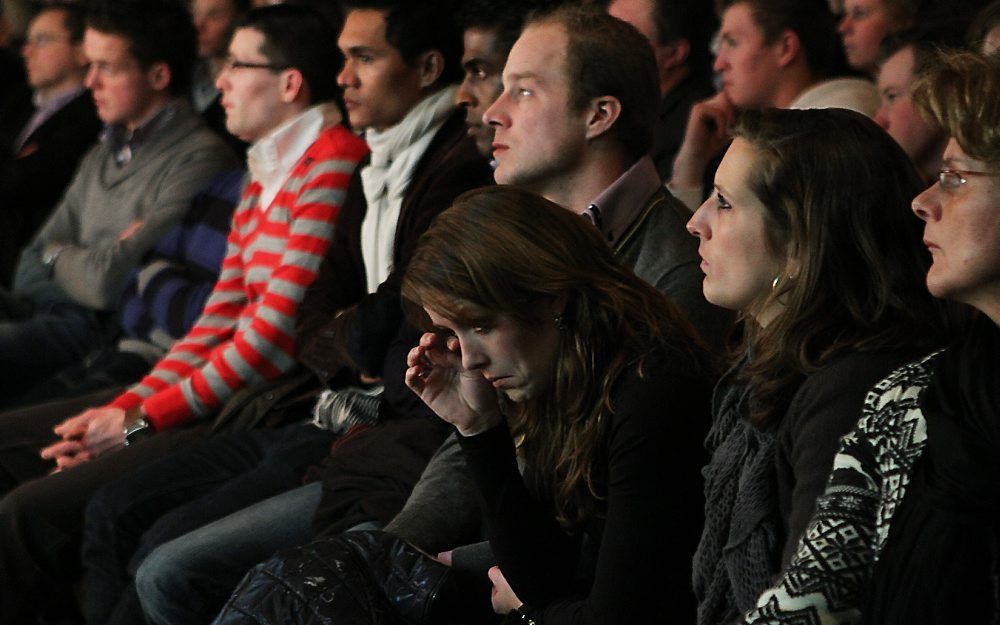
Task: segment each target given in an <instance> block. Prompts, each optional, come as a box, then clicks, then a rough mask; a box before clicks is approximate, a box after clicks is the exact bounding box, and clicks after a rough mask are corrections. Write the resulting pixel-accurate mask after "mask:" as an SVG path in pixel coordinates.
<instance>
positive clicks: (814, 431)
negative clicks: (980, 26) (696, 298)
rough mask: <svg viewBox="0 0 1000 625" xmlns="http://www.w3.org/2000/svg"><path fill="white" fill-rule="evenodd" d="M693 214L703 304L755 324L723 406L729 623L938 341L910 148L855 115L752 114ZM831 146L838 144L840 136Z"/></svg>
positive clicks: (709, 544) (713, 619)
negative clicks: (848, 450)
mask: <svg viewBox="0 0 1000 625" xmlns="http://www.w3.org/2000/svg"><path fill="white" fill-rule="evenodd" d="M733 135H734V137H735V138H734V140H733V143H732V145H731V146H730V147H729V150H728V151H727V152H726V156H725V158H723V160H722V164H721V165H720V166H719V169H718V171H717V172H716V175H715V196H714V197H712V198H710V199H709V200H707V201H706V202H705V203H704V204H702V205H701V207H700V208H699V209H698V210H697V212H696V213H695V214H694V216H693V217H692V218H691V221H690V223H689V224H688V228H689V229H690V230H691V232H692V234H695V235H697V236H698V237H699V238H700V239H701V245H700V247H699V253H700V254H701V256H702V258H703V259H704V260H703V263H702V266H703V267H704V268H705V283H704V288H705V296H706V297H707V298H708V299H709V301H711V302H714V303H716V304H719V305H721V306H725V307H727V308H732V309H735V310H740V311H742V312H743V313H744V314H745V315H746V319H747V322H746V326H745V329H744V333H743V334H744V345H743V348H742V349H741V352H742V355H741V356H740V358H739V359H738V361H737V362H736V364H735V365H734V366H733V368H732V369H731V370H730V371H729V372H728V373H726V374H725V376H723V379H722V381H721V382H720V384H719V386H718V387H717V388H716V391H715V397H714V400H713V411H714V413H715V422H714V424H713V427H712V431H711V433H710V434H709V437H708V446H709V449H710V451H711V453H712V459H711V461H710V462H709V464H708V466H707V467H706V468H705V470H704V471H703V475H704V477H705V528H704V532H703V534H702V538H701V543H700V545H699V546H698V552H697V554H696V555H695V559H694V570H695V574H694V584H695V592H696V593H697V595H698V599H699V607H698V623H699V625H701V624H704V625H714V624H716V623H725V622H731V621H732V620H733V619H734V618H736V617H737V616H738V615H739V614H740V613H741V612H743V611H745V610H747V609H749V608H750V607H752V606H753V602H754V601H755V600H756V598H757V596H758V595H759V594H760V592H761V591H762V590H764V589H765V588H766V587H767V585H768V584H769V583H770V581H771V579H772V578H773V576H774V575H776V574H777V573H778V572H780V571H781V569H782V564H783V563H786V562H787V561H788V560H789V559H790V558H791V556H792V555H793V553H794V551H793V549H794V547H795V546H796V545H797V544H798V539H799V537H800V536H801V534H802V532H803V530H804V529H805V526H806V523H807V521H808V519H809V516H810V514H811V513H812V511H813V505H814V502H815V500H816V498H817V497H818V496H819V495H820V494H821V493H822V491H823V486H824V484H825V482H826V476H827V475H828V474H829V472H830V467H831V465H832V462H833V457H834V455H835V453H836V451H837V445H838V442H839V439H840V436H841V435H843V434H844V433H846V432H847V431H849V430H850V429H851V427H853V425H854V423H855V422H856V421H857V416H858V413H859V412H860V410H861V405H862V401H863V400H864V398H865V394H866V393H867V392H868V389H869V388H870V387H871V385H872V384H874V383H875V382H876V381H878V380H879V379H880V378H882V377H883V376H884V375H885V374H886V373H887V372H889V371H891V370H892V369H893V368H894V367H896V366H899V364H900V363H903V362H906V361H907V360H908V359H909V358H912V357H913V355H914V354H918V353H921V350H926V349H927V348H928V347H932V346H934V345H937V344H939V343H940V342H941V341H943V340H944V339H943V328H944V327H945V326H944V323H943V315H941V314H940V312H939V311H938V309H937V308H936V306H935V303H934V301H933V298H931V297H930V296H928V295H927V293H926V290H925V289H924V288H923V285H922V281H923V271H924V269H925V268H926V267H927V264H928V260H929V259H928V258H927V254H926V250H925V249H924V248H923V246H922V245H921V242H920V235H919V232H918V225H917V223H916V222H915V221H914V220H912V219H908V217H909V205H908V204H909V198H911V197H912V196H913V194H914V193H916V192H918V191H919V189H920V188H922V186H923V185H922V184H921V182H920V178H919V176H918V175H917V172H916V170H915V169H914V168H913V166H912V165H911V164H910V162H909V160H908V159H907V158H906V155H905V154H904V153H903V151H902V150H901V149H900V148H899V146H897V145H896V144H895V143H894V142H893V141H892V140H891V139H890V138H889V137H888V136H886V134H885V133H884V132H882V131H881V130H880V129H879V128H878V126H877V125H875V124H874V123H873V122H872V121H871V120H869V119H866V118H865V117H863V116H862V115H859V114H857V113H855V112H853V111H844V110H841V109H828V110H822V111H790V110H780V109H770V110H767V111H762V112H756V111H747V112H745V113H743V116H742V118H741V119H740V121H739V122H738V123H737V125H736V126H735V127H734V129H733ZM831 137H836V138H837V140H836V141H831V140H830V138H831Z"/></svg>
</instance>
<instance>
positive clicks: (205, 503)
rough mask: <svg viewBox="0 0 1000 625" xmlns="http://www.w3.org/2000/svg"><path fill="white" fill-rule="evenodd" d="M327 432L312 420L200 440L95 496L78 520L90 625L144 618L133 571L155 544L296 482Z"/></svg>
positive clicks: (321, 453) (328, 439)
mask: <svg viewBox="0 0 1000 625" xmlns="http://www.w3.org/2000/svg"><path fill="white" fill-rule="evenodd" d="M334 438H335V435H334V434H332V433H330V432H328V431H325V430H320V429H319V428H316V427H314V426H312V425H294V426H288V427H285V428H281V429H277V430H270V429H262V430H251V431H248V432H240V433H235V434H227V435H222V436H217V437H213V438H212V439H209V440H204V441H201V442H200V443H198V444H195V445H192V446H190V447H188V448H186V449H182V450H180V451H178V452H177V453H173V454H170V455H168V456H166V457H163V458H161V459H159V460H157V461H155V462H151V463H149V464H147V465H146V466H144V467H142V468H140V469H138V470H136V471H134V472H132V473H130V474H129V475H127V476H124V477H122V478H120V479H118V480H115V481H113V482H111V483H109V484H107V485H105V486H103V487H102V488H101V489H100V490H98V491H97V493H95V495H94V496H93V498H92V499H91V500H90V504H89V505H88V506H87V511H86V517H85V521H84V542H83V551H82V560H83V565H84V582H85V584H84V589H85V599H84V612H85V615H86V617H87V622H88V623H92V624H94V625H112V624H115V625H118V624H126V623H128V624H133V625H141V624H142V623H144V622H145V621H144V619H143V616H142V608H141V605H140V604H139V598H138V595H137V593H136V589H135V581H134V580H135V573H136V571H137V570H138V568H139V565H140V564H142V562H143V560H145V558H146V556H147V555H149V553H150V552H152V551H153V550H154V549H155V548H156V547H158V546H160V545H161V544H163V543H165V542H167V541H170V540H172V539H174V538H177V537H178V536H181V535H183V534H186V533H187V532H190V531H192V530H195V529H197V528H200V527H202V526H203V525H206V524H208V523H211V522H213V521H215V520H217V519H220V518H222V517H225V516H226V515H229V514H230V513H233V512H236V511H238V510H241V509H243V508H245V507H247V506H250V505H251V504H254V503H257V502H259V501H261V500H264V499H266V498H268V497H271V496H272V495H276V494H278V493H282V492H284V491H287V490H291V489H293V488H295V487H296V486H298V485H300V484H301V482H302V475H303V473H304V472H305V469H306V468H307V467H308V466H309V465H312V464H318V463H319V462H320V461H321V460H322V459H323V457H325V456H327V455H328V454H329V451H330V445H331V444H332V443H333V440H334Z"/></svg>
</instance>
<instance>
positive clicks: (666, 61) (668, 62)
mask: <svg viewBox="0 0 1000 625" xmlns="http://www.w3.org/2000/svg"><path fill="white" fill-rule="evenodd" d="M653 52H654V53H655V54H656V66H657V67H658V68H660V71H661V72H662V71H663V70H670V69H673V68H675V67H681V66H682V65H684V64H685V63H687V60H688V57H689V56H690V55H691V42H689V41H688V40H687V39H678V40H677V41H672V42H670V43H661V44H658V45H655V46H653Z"/></svg>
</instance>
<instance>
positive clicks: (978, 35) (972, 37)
mask: <svg viewBox="0 0 1000 625" xmlns="http://www.w3.org/2000/svg"><path fill="white" fill-rule="evenodd" d="M968 42H969V44H970V45H971V46H973V47H974V48H976V49H977V50H979V51H980V52H982V53H983V54H993V53H994V52H996V51H997V50H1000V2H992V3H990V4H988V5H987V6H985V7H983V9H982V10H981V11H980V12H979V14H978V15H976V17H975V18H973V20H972V22H971V23H970V26H969V34H968Z"/></svg>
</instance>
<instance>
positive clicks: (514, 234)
mask: <svg viewBox="0 0 1000 625" xmlns="http://www.w3.org/2000/svg"><path fill="white" fill-rule="evenodd" d="M403 296H404V297H405V298H406V299H407V300H409V301H410V302H413V303H414V304H416V305H418V306H420V307H422V308H423V310H424V311H426V314H427V315H428V316H429V318H430V321H431V322H432V324H433V331H432V332H428V333H426V334H424V335H423V337H422V338H421V341H420V344H419V345H418V346H417V347H415V348H414V349H413V350H412V351H411V352H410V354H409V357H408V365H409V369H408V371H407V373H406V381H407V384H409V385H410V387H411V388H412V389H413V390H414V391H415V392H417V394H419V395H420V397H421V398H422V399H423V400H424V401H425V402H426V403H427V404H428V406H430V407H431V408H432V409H433V410H434V411H435V412H436V413H437V414H438V415H439V416H440V417H441V418H443V419H445V420H446V421H449V422H450V423H453V424H454V425H455V426H456V428H457V429H458V431H459V432H460V433H461V434H462V435H464V436H462V437H461V440H460V442H461V444H462V447H463V449H464V452H465V455H466V458H467V459H468V461H469V466H470V470H471V471H472V473H473V474H474V477H475V479H476V482H477V484H478V486H479V489H480V491H481V493H482V494H483V498H484V501H485V508H484V514H485V515H486V518H487V526H488V527H489V528H490V540H491V543H492V546H493V551H494V553H495V555H496V557H497V560H498V563H499V573H500V575H499V576H497V575H496V573H498V572H497V571H494V573H493V574H491V578H494V579H493V581H494V586H495V587H496V588H497V591H498V592H497V595H496V596H495V597H494V608H495V609H497V611H499V612H507V611H509V610H511V609H514V608H518V607H521V608H522V609H523V610H525V611H529V610H530V611H532V613H533V614H536V615H539V616H540V617H541V621H542V622H545V623H547V624H549V623H561V622H576V621H574V620H573V619H574V618H577V617H579V615H580V614H588V615H590V616H591V617H592V618H593V619H594V620H593V622H601V623H613V622H614V623H619V622H620V623H625V622H628V623H638V622H651V621H652V620H653V619H654V618H656V615H658V614H665V613H666V604H667V603H671V602H673V603H674V605H672V606H671V609H676V608H678V607H680V609H681V611H682V612H683V611H684V610H690V609H691V607H692V606H693V600H692V598H691V596H690V590H689V589H688V584H689V583H688V581H687V580H688V579H689V575H690V556H691V554H692V553H693V550H694V545H695V543H696V541H697V534H698V530H699V527H700V522H699V515H700V502H699V500H698V493H699V492H700V485H699V477H698V471H699V469H700V466H701V464H702V461H703V457H702V438H703V436H704V433H705V431H706V430H707V426H708V395H709V389H710V388H711V385H712V383H713V382H714V375H713V371H712V368H711V366H709V365H708V364H707V359H706V356H705V353H704V351H703V350H702V348H701V347H700V346H699V345H698V344H697V341H696V339H695V338H693V337H694V333H693V331H692V330H691V328H690V326H689V325H688V323H687V321H686V320H685V319H684V317H683V316H682V314H681V313H680V312H679V311H678V309H677V308H676V307H675V306H674V305H673V304H671V303H670V301H669V300H667V299H666V298H665V297H664V296H663V295H662V294H660V293H659V292H657V291H656V290H655V289H654V288H653V287H652V286H650V285H648V284H646V283H645V282H643V281H641V280H640V279H639V278H637V277H636V276H635V275H634V274H633V273H632V272H631V271H630V270H628V269H627V268H625V267H624V266H623V265H621V264H620V263H619V262H618V260H617V259H616V258H615V257H614V254H613V252H612V250H611V249H610V247H609V246H608V245H607V243H606V242H605V241H604V240H603V239H602V238H601V235H600V233H599V232H598V230H597V229H596V228H594V227H593V225H592V224H590V223H589V222H588V221H586V220H585V219H584V218H581V217H580V216H579V215H576V214H574V213H572V212H570V211H567V210H565V209H562V208H561V207H559V206H557V205H555V204H553V203H551V202H549V201H547V200H545V199H543V198H541V197H538V196H535V195H533V194H530V193H528V192H526V191H521V190H518V189H515V188H513V187H503V186H501V187H494V188H487V189H481V190H478V191H474V192H470V193H468V194H466V195H464V196H462V197H460V198H459V199H458V200H456V202H455V204H454V205H453V206H452V207H451V208H449V209H448V210H447V211H445V212H444V213H442V214H441V215H440V216H439V217H437V219H436V220H435V222H434V224H433V225H432V226H431V227H430V228H429V229H428V231H427V232H426V233H425V234H424V235H423V237H422V238H421V240H420V243H419V245H418V248H417V250H416V252H415V253H414V256H413V258H412V260H411V263H410V265H409V267H408V269H407V273H406V276H405V278H404V281H403ZM515 437H516V438H517V440H518V447H517V455H518V456H520V458H521V459H522V460H523V462H524V465H525V469H524V478H523V480H522V477H521V475H520V474H519V473H518V470H517V463H516V461H515V451H514V443H513V439H514V438H515ZM668 490H670V491H672V494H679V495H681V496H679V497H674V496H668V495H667V491H668ZM583 536H586V537H587V539H586V540H582V546H581V539H582V537H583ZM581 561H582V562H583V563H585V564H583V565H580V562H581ZM587 563H589V564H587ZM578 565H580V569H581V570H582V571H584V572H583V574H582V577H581V576H580V575H577V572H578ZM498 582H499V584H498ZM508 583H509V586H510V588H509V589H507V590H511V589H512V592H504V588H501V586H502V585H504V584H508ZM581 593H582V594H581ZM497 597H500V598H499V599H497ZM572 597H575V598H572ZM581 597H582V598H581ZM522 602H526V603H527V606H530V607H527V606H521V603H522ZM574 614H575V615H577V616H573V615H574ZM541 615H544V616H541ZM588 622H590V621H588Z"/></svg>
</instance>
